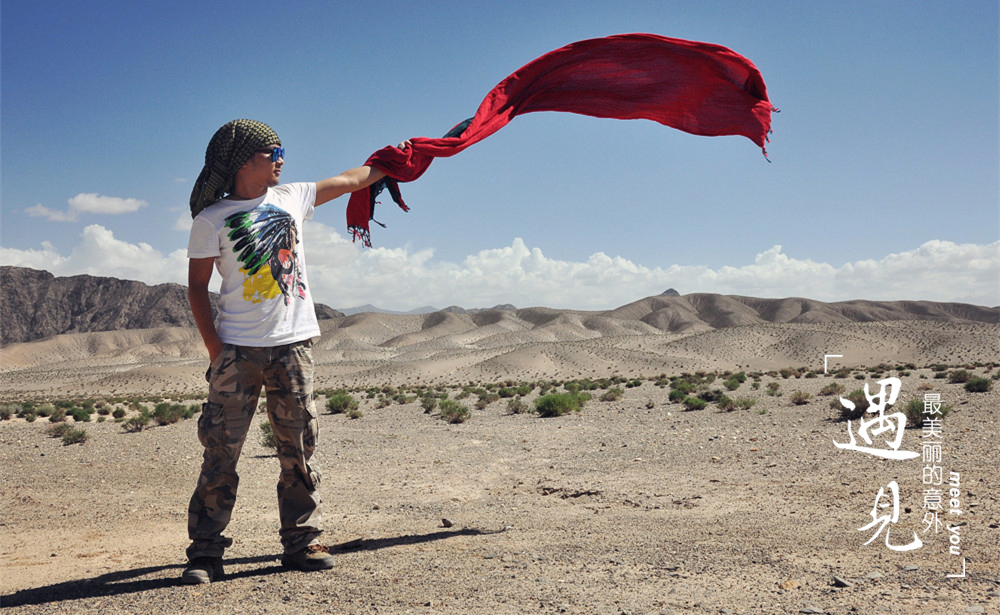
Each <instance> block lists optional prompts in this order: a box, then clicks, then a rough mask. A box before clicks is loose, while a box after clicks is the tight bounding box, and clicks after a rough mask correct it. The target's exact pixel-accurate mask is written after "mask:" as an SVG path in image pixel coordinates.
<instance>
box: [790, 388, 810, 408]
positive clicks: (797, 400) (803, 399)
mask: <svg viewBox="0 0 1000 615" xmlns="http://www.w3.org/2000/svg"><path fill="white" fill-rule="evenodd" d="M811 397H812V395H810V394H809V393H806V392H805V391H795V392H794V393H792V394H791V396H790V397H789V399H790V400H791V401H792V403H793V404H795V405H796V406H801V405H803V404H807V403H809V399H810V398H811Z"/></svg>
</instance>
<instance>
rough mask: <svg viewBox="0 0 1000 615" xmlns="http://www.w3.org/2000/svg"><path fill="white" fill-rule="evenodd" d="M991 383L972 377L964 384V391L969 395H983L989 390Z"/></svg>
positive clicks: (985, 379)
mask: <svg viewBox="0 0 1000 615" xmlns="http://www.w3.org/2000/svg"><path fill="white" fill-rule="evenodd" d="M991 387H992V383H991V382H990V381H989V379H988V378H980V377H979V376H973V377H972V378H970V379H969V381H968V382H966V383H965V390H966V391H968V392H970V393H985V392H987V391H989V390H990V388H991Z"/></svg>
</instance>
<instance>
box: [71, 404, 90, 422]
mask: <svg viewBox="0 0 1000 615" xmlns="http://www.w3.org/2000/svg"><path fill="white" fill-rule="evenodd" d="M70 416H72V417H73V420H74V421H76V422H77V423H89V422H90V412H88V411H87V409H86V408H81V407H79V406H76V407H75V408H73V410H72V411H71V412H70Z"/></svg>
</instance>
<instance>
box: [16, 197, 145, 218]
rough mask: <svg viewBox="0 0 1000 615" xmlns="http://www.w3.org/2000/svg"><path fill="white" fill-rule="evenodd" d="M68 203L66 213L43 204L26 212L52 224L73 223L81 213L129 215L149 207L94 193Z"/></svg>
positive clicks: (137, 201)
mask: <svg viewBox="0 0 1000 615" xmlns="http://www.w3.org/2000/svg"><path fill="white" fill-rule="evenodd" d="M67 203H68V205H69V207H68V209H67V210H66V211H58V210H55V209H50V208H48V207H46V206H44V205H42V204H41V203H39V204H37V205H34V206H32V207H29V208H28V209H26V210H25V211H26V212H27V213H28V215H29V216H32V217H41V218H45V219H47V220H50V221H52V222H73V221H76V220H78V219H79V218H80V214H81V213H92V214H128V213H133V212H136V211H139V210H140V209H142V208H143V207H146V206H147V205H148V203H146V201H143V200H140V199H129V198H121V197H116V196H102V195H100V194H97V193H93V192H81V193H80V194H78V195H76V196H75V197H73V198H71V199H70V200H69V201H67Z"/></svg>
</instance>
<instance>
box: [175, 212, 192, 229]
mask: <svg viewBox="0 0 1000 615" xmlns="http://www.w3.org/2000/svg"><path fill="white" fill-rule="evenodd" d="M192 222H193V220H192V219H191V214H190V213H189V212H187V211H185V212H184V213H182V214H181V215H179V216H177V220H175V221H174V230H175V231H184V232H185V233H190V232H191V223H192Z"/></svg>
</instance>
